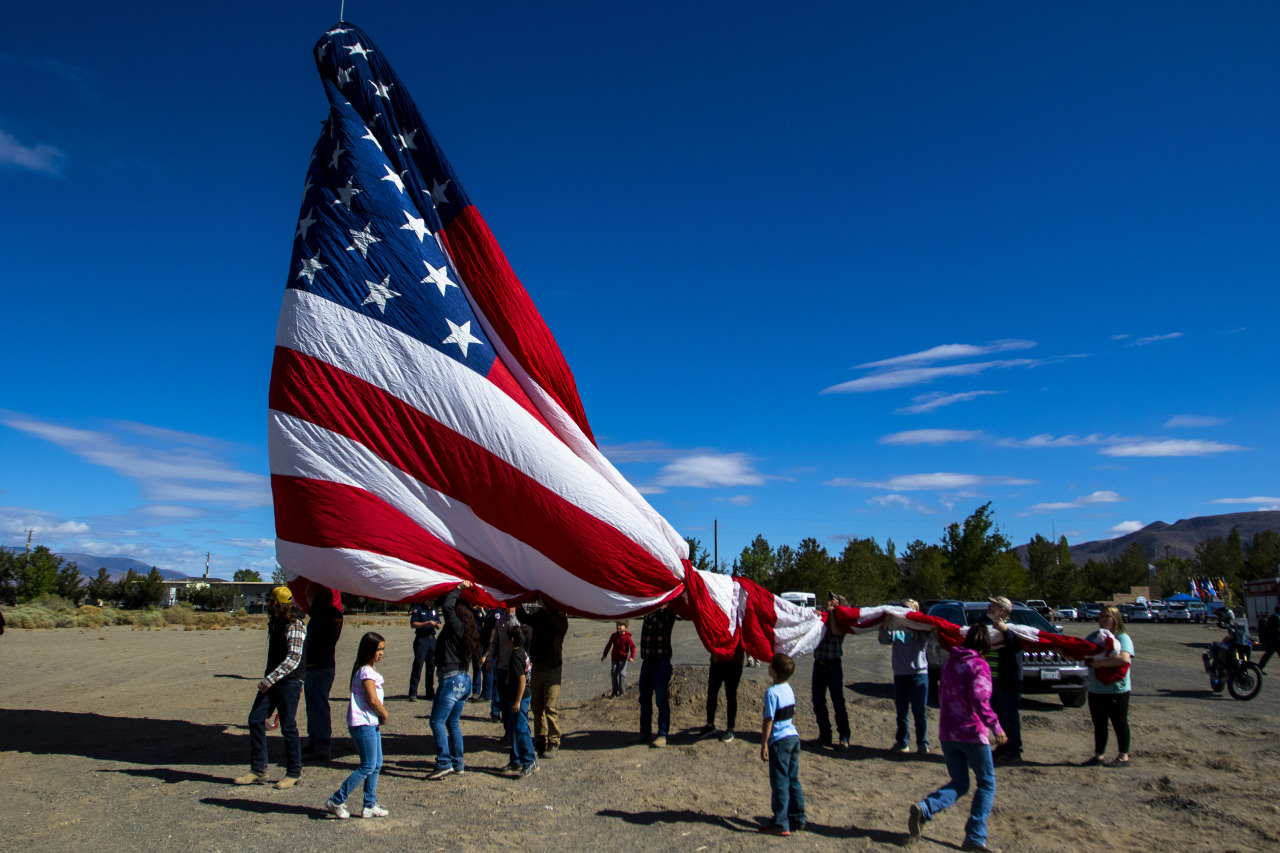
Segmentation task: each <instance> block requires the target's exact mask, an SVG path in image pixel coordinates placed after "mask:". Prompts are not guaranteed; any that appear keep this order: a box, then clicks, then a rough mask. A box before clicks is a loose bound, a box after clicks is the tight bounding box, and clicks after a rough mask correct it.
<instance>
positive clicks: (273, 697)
mask: <svg viewBox="0 0 1280 853" xmlns="http://www.w3.org/2000/svg"><path fill="white" fill-rule="evenodd" d="M301 698H302V679H300V678H286V679H283V680H281V681H277V682H276V683H275V684H273V685H271V689H269V690H268V691H267V692H266V693H258V694H257V695H256V696H254V697H253V707H251V708H250V709H249V769H251V770H252V771H253V772H254V773H266V772H267V760H268V756H267V717H270V716H271V712H272V711H277V712H279V714H280V734H282V735H284V761H285V772H286V773H288V774H289V775H290V776H292V777H293V778H295V779H296V778H298V777H299V776H301V775H302V740H301V739H300V738H299V737H298V700H299V699H301Z"/></svg>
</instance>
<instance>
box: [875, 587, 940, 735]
mask: <svg viewBox="0 0 1280 853" xmlns="http://www.w3.org/2000/svg"><path fill="white" fill-rule="evenodd" d="M902 606H903V607H905V608H907V609H908V610H919V609H920V605H919V604H917V603H916V601H915V599H913V598H908V599H906V600H905V601H903V602H902ZM932 637H933V632H932V631H886V630H885V629H884V628H881V629H880V645H882V646H889V645H891V646H893V703H894V705H895V707H896V710H897V718H898V732H897V734H896V735H895V736H894V741H893V750H894V752H909V751H910V747H908V745H907V734H908V728H907V711H908V709H909V710H910V711H911V714H912V716H914V717H915V720H916V752H917V753H919V754H920V755H927V754H928V753H929V723H928V719H927V718H926V717H925V710H924V708H925V703H927V702H928V701H929V660H928V658H927V657H926V656H925V648H926V646H927V644H928V643H929V642H930V641H931V639H932Z"/></svg>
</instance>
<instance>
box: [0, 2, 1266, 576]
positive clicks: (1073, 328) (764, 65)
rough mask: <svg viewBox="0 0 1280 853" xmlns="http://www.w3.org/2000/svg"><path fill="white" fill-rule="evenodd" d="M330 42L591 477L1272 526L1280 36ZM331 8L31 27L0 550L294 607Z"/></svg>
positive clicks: (940, 510)
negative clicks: (309, 180) (299, 364)
mask: <svg viewBox="0 0 1280 853" xmlns="http://www.w3.org/2000/svg"><path fill="white" fill-rule="evenodd" d="M453 6H454V7H449V6H448V5H444V6H441V5H439V4H423V3H410V2H378V3H373V2H360V0H352V2H348V3H347V18H348V19H349V20H351V21H353V22H355V23H357V24H359V25H360V26H361V27H363V28H364V29H365V30H366V32H368V33H369V34H370V35H371V36H372V37H373V38H374V39H375V40H376V42H377V45H378V47H379V49H381V50H382V51H383V52H384V53H385V54H386V55H387V56H388V57H389V58H390V60H391V62H392V63H393V64H394V65H395V67H396V69H397V71H398V73H399V75H400V76H401V78H403V80H404V82H405V84H406V85H408V86H409V87H410V89H411V91H412V93H413V95H414V97H415V99H416V100H417V103H418V106H419V108H420V109H421V110H422V112H423V114H424V116H426V118H427V121H428V122H429V123H430V124H431V125H432V129H433V131H434V132H435V134H436V136H437V138H438V139H439V141H440V143H441V145H442V146H443V148H444V150H445V151H446V153H447V154H448V156H449V158H450V159H451V160H452V162H453V165H454V166H455V168H456V169H457V170H458V173H459V175H460V176H461V178H462V180H463V182H464V183H465V184H466V186H467V189H468V191H469V192H470V194H471V197H472V198H473V200H474V201H475V203H476V205H477V206H478V207H479V209H480V211H481V212H482V214H483V215H484V216H485V218H486V219H487V220H488V222H489V224H490V225H491V227H492V228H493V230H494V232H495V234H496V235H497V237H498V239H499V240H500V241H501V243H502V245H503V248H504V249H505V250H506V252H507V254H508V256H509V258H510V259H511V261H512V264H513V266H514V267H515V269H516V271H517V273H518V274H519V275H520V276H521V278H522V280H523V281H524V283H525V285H526V287H527V288H528V289H529V291H530V293H531V294H532V296H533V298H534V300H535V302H536V303H537V304H538V306H539V308H540V309H541V311H542V312H543V314H544V316H545V318H546V320H547V322H548V324H549V326H550V327H551V329H552V331H553V332H554V333H555V334H556V336H557V338H558V340H559V342H560V345H561V347H562V349H563V350H564V352H565V355H566V357H567V359H568V361H569V364H570V365H571V366H572V367H573V368H574V371H575V374H576V376H577V379H578V383H579V389H580V392H581V395H582V398H583V401H584V403H585V406H586V410H587V414H588V416H589V417H590V419H591V421H592V425H593V428H594V431H595V433H596V435H597V437H598V438H599V439H600V441H601V444H602V446H605V447H606V451H607V453H608V455H609V456H610V457H611V458H612V459H613V460H614V461H615V463H617V464H618V466H619V468H620V469H621V470H622V471H623V473H624V474H625V475H626V476H627V477H628V478H629V479H630V480H631V481H632V482H633V483H635V484H637V485H638V486H639V487H640V488H641V489H642V490H643V491H645V492H646V493H648V494H649V496H650V499H651V501H652V502H653V504H654V506H655V507H656V508H657V509H658V510H659V511H660V512H662V513H663V514H664V515H665V516H666V517H667V518H668V519H669V520H670V521H671V522H672V523H673V524H674V525H675V526H676V528H677V529H678V530H680V531H681V532H682V533H685V534H686V535H690V536H696V537H698V538H700V539H702V540H703V541H704V543H706V544H707V545H708V546H710V544H711V539H712V524H713V521H714V520H716V519H719V527H720V556H721V558H722V559H725V560H730V559H732V556H733V555H734V554H736V553H737V552H738V551H739V550H741V548H742V547H743V546H744V545H745V544H747V543H748V542H749V541H750V539H751V538H752V537H754V536H755V535H756V534H757V533H763V534H764V535H765V536H766V537H767V538H768V539H769V540H770V542H771V543H773V544H774V545H778V544H781V543H784V542H786V543H790V544H792V545H796V544H798V543H799V541H800V539H801V538H802V537H806V536H815V537H817V538H818V539H819V540H820V541H822V542H823V543H824V544H826V545H827V546H828V548H830V549H831V550H833V551H838V550H839V549H840V548H841V547H842V545H843V541H844V540H845V539H846V538H847V537H850V536H858V537H867V536H873V537H875V538H876V539H878V540H879V541H880V542H882V543H883V542H884V541H885V540H886V539H893V540H894V542H895V543H897V544H898V546H899V548H901V547H902V546H903V545H905V544H906V543H907V542H908V541H910V540H912V539H916V538H920V539H924V540H926V541H936V540H937V539H938V538H939V536H940V535H941V534H942V531H943V528H944V527H945V526H946V525H947V524H948V523H950V522H951V521H954V520H959V519H962V518H963V517H964V516H966V515H967V514H969V513H970V512H972V510H973V509H974V508H975V507H977V506H978V505H980V504H982V503H985V502H987V501H991V502H992V505H993V510H994V513H995V516H996V518H997V520H998V522H999V523H1000V524H1001V525H1002V527H1003V529H1004V531H1005V532H1006V534H1007V535H1009V536H1010V538H1011V539H1013V540H1014V541H1015V542H1025V541H1026V540H1027V539H1028V538H1030V536H1032V535H1033V534H1035V533H1043V534H1045V535H1049V534H1050V533H1051V532H1054V531H1056V532H1057V533H1058V534H1059V535H1061V534H1066V535H1067V536H1068V537H1069V539H1070V540H1071V541H1073V542H1076V541H1087V540H1091V539H1100V538H1107V537H1109V536H1114V535H1118V534H1119V533H1123V532H1127V531H1129V530H1132V529H1136V527H1138V526H1141V525H1144V524H1148V523H1150V522H1152V521H1156V520H1163V521H1168V522H1172V521H1175V520H1177V519H1179V518H1187V517H1191V516H1196V515H1208V514H1216V513H1221V512H1233V511H1242V510H1254V509H1260V508H1277V507H1280V496H1278V495H1280V483H1277V477H1276V474H1277V472H1278V471H1280V459H1277V434H1278V433H1277V429H1276V424H1277V422H1280V403H1277V400H1276V389H1277V378H1278V377H1277V368H1276V363H1277V359H1276V356H1275V343H1274V335H1275V328H1274V327H1275V321H1276V318H1277V317H1278V316H1280V296H1277V288H1276V281H1277V272H1278V271H1280V250H1278V248H1277V247H1278V246H1280V241H1277V239H1276V234H1277V233H1278V232H1280V227H1278V226H1280V221H1278V220H1280V213H1278V210H1280V209H1278V208H1277V205H1276V203H1275V199H1276V198H1277V197H1280V161H1278V158H1277V155H1276V152H1277V151H1280V117H1278V116H1277V114H1276V111H1275V109H1274V97H1273V93H1274V92H1276V91H1277V88H1280V49H1278V48H1280V7H1277V6H1276V5H1275V4H1273V3H1265V2H1257V3H1235V4H1230V5H1229V6H1226V7H1222V6H1213V5H1209V4H1202V3H1167V2H1162V3H1131V4H1123V5H1122V6H1121V7H1117V6H1116V5H1115V4H1102V3H1083V4H1069V5H1058V6H1053V7H1049V6H1045V5H1044V4H1022V3H1017V4H1015V3H1006V4H1000V3H993V4H985V5H982V6H979V7H975V6H972V5H969V4H954V3H928V2H916V3H909V4H908V3H896V4H889V3H875V4H872V3H821V4H819V3H813V4H798V5H797V6H796V7H795V8H793V9H789V10H788V11H787V12H786V13H785V14H782V13H780V11H779V9H780V7H778V6H777V5H776V4H767V5H766V4H764V3H752V2H748V3H734V4H718V3H699V4H691V5H690V6H689V7H688V8H684V7H676V6H670V7H661V6H657V7H655V6H652V5H648V6H639V5H633V4H598V3H592V4H588V3H553V4H543V5H541V6H530V5H529V4H514V3H497V4H485V5H482V6H475V4H471V5H470V6H468V5H467V4H453ZM337 7H338V4H337V3H336V2H334V3H331V4H323V3H306V4H303V3H276V4H260V3H253V4H249V3H244V2H239V0H229V1H228V2H225V3H220V4H173V3H157V2H151V1H150V0H139V2H135V3H132V4H128V5H127V6H122V7H111V8H107V7H103V6H101V4H89V3H80V2H72V3H66V4H56V5H52V6H51V5H49V4H45V5H44V6H40V7H37V5H36V4H24V5H20V6H18V7H15V8H13V9H11V10H9V13H8V15H7V24H8V26H7V37H6V40H5V43H4V45H3V46H0V73H2V74H3V77H4V79H5V87H4V88H5V94H4V96H3V98H0V199H3V201H4V202H5V203H4V204H3V205H0V251H2V252H3V256H4V258H5V263H4V268H3V271H0V282H3V293H4V295H5V300H4V302H5V310H4V317H5V319H6V320H7V322H6V324H5V325H6V331H7V335H6V338H7V343H8V346H7V347H6V348H5V351H6V358H5V369H4V371H3V378H2V379H0V542H3V543H4V544H9V545H14V544H19V543H20V542H21V541H22V540H23V539H25V531H26V530H27V529H35V530H36V535H35V539H36V541H37V542H43V543H46V544H48V545H50V546H52V547H54V548H55V549H58V550H66V551H87V552H90V553H96V554H100V555H127V556H133V557H136V558H138V559H141V560H144V561H146V562H151V563H155V564H158V565H161V566H162V567H166V568H176V569H187V570H192V571H195V570H197V569H198V568H202V567H203V563H204V554H205V552H206V551H210V552H212V553H213V559H212V561H213V567H214V569H215V571H220V572H221V573H223V574H228V575H229V574H230V573H231V571H233V570H234V569H236V568H241V567H255V568H259V569H264V570H266V571H270V569H271V568H272V567H273V566H274V558H273V545H272V538H273V536H274V526H273V521H272V514H271V508H270V495H269V485H268V481H267V471H268V465H267V455H266V442H265V438H266V392H267V382H268V374H269V370H270V363H271V355H272V345H273V340H274V330H275V323H276V317H277V314H278V311H279V306H280V299H281V296H282V294H283V291H284V285H285V282H286V277H287V275H288V263H289V256H290V249H291V246H292V236H293V232H294V227H295V224H296V219H297V212H298V203H299V199H300V198H301V194H302V185H303V178H304V172H305V169H306V166H307V161H308V158H309V156H310V152H311V148H312V145H313V144H314V142H315V139H316V136H317V135H318V133H319V128H320V122H321V121H322V120H323V119H324V118H325V116H326V113H327V109H326V102H325V98H324V94H323V90H322V88H321V85H320V83H319V80H318V77H317V75H316V72H315V68H314V64H313V62H312V58H311V54H310V51H311V47H312V45H313V44H314V42H315V40H316V39H317V38H318V37H319V36H320V35H321V33H322V32H323V31H324V30H325V29H327V28H328V27H329V26H330V25H331V24H333V23H334V22H335V21H336V20H337Z"/></svg>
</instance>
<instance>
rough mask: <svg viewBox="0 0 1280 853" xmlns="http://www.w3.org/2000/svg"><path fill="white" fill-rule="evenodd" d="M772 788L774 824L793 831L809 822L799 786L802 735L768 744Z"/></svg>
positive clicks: (770, 788)
mask: <svg viewBox="0 0 1280 853" xmlns="http://www.w3.org/2000/svg"><path fill="white" fill-rule="evenodd" d="M769 791H770V793H771V794H772V796H771V797H770V804H771V805H772V806H773V825H774V826H776V827H778V828H779V829H786V830H790V829H791V828H792V824H794V825H795V828H796V829H800V828H801V827H803V826H804V825H805V823H806V821H805V816H804V791H802V790H801V789H800V738H798V737H796V736H795V735H791V736H789V737H784V738H780V739H779V740H776V741H774V742H773V743H771V744H769Z"/></svg>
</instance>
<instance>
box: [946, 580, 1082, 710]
mask: <svg viewBox="0 0 1280 853" xmlns="http://www.w3.org/2000/svg"><path fill="white" fill-rule="evenodd" d="M929 615H930V616H938V617H941V618H943V619H946V620H947V621H948V622H951V623H952V624H955V625H959V626H961V627H964V626H966V625H990V624H991V620H990V619H989V618H988V617H987V602H985V601H940V602H938V603H937V604H935V605H933V607H930V608H929ZM1009 622H1010V624H1013V625H1026V626H1027V627H1029V628H1034V629H1036V630H1037V631H1047V632H1048V633H1050V634H1061V633H1062V628H1061V627H1060V626H1057V625H1050V624H1049V623H1048V621H1046V620H1045V618H1044V617H1043V616H1041V615H1040V614H1039V613H1037V612H1035V611H1034V610H1032V609H1031V608H1030V607H1028V606H1027V605H1025V604H1023V603H1021V602H1015V603H1014V605H1013V612H1012V613H1011V614H1009ZM928 654H929V682H930V684H931V685H936V684H937V680H938V675H939V673H940V672H941V670H942V662H943V661H944V660H945V659H946V654H947V652H946V650H944V649H943V648H942V647H941V646H938V645H937V644H935V643H931V644H929V653H928ZM1088 681H1089V669H1088V667H1086V666H1085V665H1084V664H1083V663H1081V662H1080V661H1078V660H1074V659H1072V658H1066V657H1062V656H1061V655H1059V654H1058V653H1057V652H1054V651H1043V652H1023V653H1022V692H1023V694H1024V695H1026V694H1029V693H1056V694H1058V697H1059V698H1060V699H1062V704H1063V705H1066V706H1067V707H1069V708H1079V707H1080V706H1082V705H1084V703H1085V699H1086V698H1087V696H1086V688H1087V685H1088ZM931 692H934V691H931Z"/></svg>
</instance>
